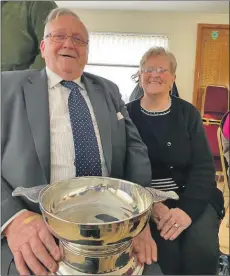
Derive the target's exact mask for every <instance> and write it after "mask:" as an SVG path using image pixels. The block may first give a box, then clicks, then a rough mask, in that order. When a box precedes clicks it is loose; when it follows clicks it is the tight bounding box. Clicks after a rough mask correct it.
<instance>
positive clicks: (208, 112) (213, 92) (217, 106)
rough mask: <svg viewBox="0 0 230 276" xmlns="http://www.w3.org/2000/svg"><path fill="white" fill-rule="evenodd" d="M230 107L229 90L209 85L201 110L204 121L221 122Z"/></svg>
mask: <svg viewBox="0 0 230 276" xmlns="http://www.w3.org/2000/svg"><path fill="white" fill-rule="evenodd" d="M228 107H229V90H228V88H227V87H225V86H218V85H208V86H207V87H206V89H205V95H204V103H203V108H202V110H201V113H202V117H203V119H206V120H216V121H220V120H221V119H222V117H223V116H224V114H225V113H226V112H227V111H228Z"/></svg>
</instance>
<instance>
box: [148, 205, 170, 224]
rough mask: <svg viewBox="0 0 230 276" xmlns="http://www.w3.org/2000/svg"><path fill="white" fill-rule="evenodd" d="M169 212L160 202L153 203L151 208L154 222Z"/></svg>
mask: <svg viewBox="0 0 230 276" xmlns="http://www.w3.org/2000/svg"><path fill="white" fill-rule="evenodd" d="M168 212H169V208H168V207H167V206H166V205H165V204H163V203H162V202H158V203H154V204H153V208H152V215H151V217H152V219H153V220H154V221H155V223H156V224H158V222H159V221H160V219H161V218H162V217H163V216H165V215H166V214H167V213H168Z"/></svg>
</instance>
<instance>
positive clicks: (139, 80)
mask: <svg viewBox="0 0 230 276" xmlns="http://www.w3.org/2000/svg"><path fill="white" fill-rule="evenodd" d="M138 83H139V86H140V87H142V84H141V73H140V72H138Z"/></svg>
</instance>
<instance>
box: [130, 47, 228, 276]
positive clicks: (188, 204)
mask: <svg viewBox="0 0 230 276" xmlns="http://www.w3.org/2000/svg"><path fill="white" fill-rule="evenodd" d="M176 67H177V63H176V60H175V57H174V55H173V54H172V53H170V52H167V51H165V50H164V48H161V47H157V48H151V49H149V50H148V51H147V52H146V53H145V54H144V56H143V57H142V59H141V62H140V68H139V85H140V86H141V87H142V88H143V90H144V95H143V97H141V98H139V99H137V100H134V101H132V102H130V103H128V104H127V109H128V111H129V115H130V117H131V119H132V120H133V122H134V123H135V125H136V126H137V128H138V130H139V133H140V135H141V137H142V139H143V141H144V143H145V144H146V145H147V147H148V153H149V158H150V160H151V166H152V184H151V185H152V187H153V188H156V189H160V190H163V191H175V192H176V193H178V195H179V200H178V201H171V200H166V201H165V202H163V203H156V204H154V206H153V211H152V219H151V221H150V228H151V233H152V237H153V238H154V239H155V241H156V243H157V246H158V259H159V264H160V266H161V269H162V271H163V273H164V274H183V275H186V274H187V275H188V274H200V275H201V274H209V275H211V274H212V275H216V271H217V265H218V253H219V243H218V231H219V222H220V219H221V218H222V217H223V214H224V205H223V195H222V193H221V192H220V191H219V190H218V189H217V187H216V181H215V169H214V163H213V158H212V155H211V152H210V149H209V146H208V142H207V139H206V137H205V133H204V129H203V125H202V120H201V117H200V114H199V112H198V111H197V109H196V108H195V107H194V106H193V105H192V104H190V103H188V102H186V101H184V100H182V99H180V98H177V97H174V96H171V95H169V90H171V88H172V86H173V83H174V81H175V78H176V76H175V72H176Z"/></svg>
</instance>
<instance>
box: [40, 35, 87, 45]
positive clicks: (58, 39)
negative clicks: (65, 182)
mask: <svg viewBox="0 0 230 276" xmlns="http://www.w3.org/2000/svg"><path fill="white" fill-rule="evenodd" d="M48 37H50V38H51V39H52V40H53V41H54V42H58V43H64V42H65V41H66V39H67V38H68V37H70V38H71V39H72V41H73V44H75V45H80V46H86V45H88V44H89V41H85V40H83V39H82V38H81V37H79V36H77V35H67V34H65V33H60V32H53V33H49V34H47V35H46V36H45V38H48Z"/></svg>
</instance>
